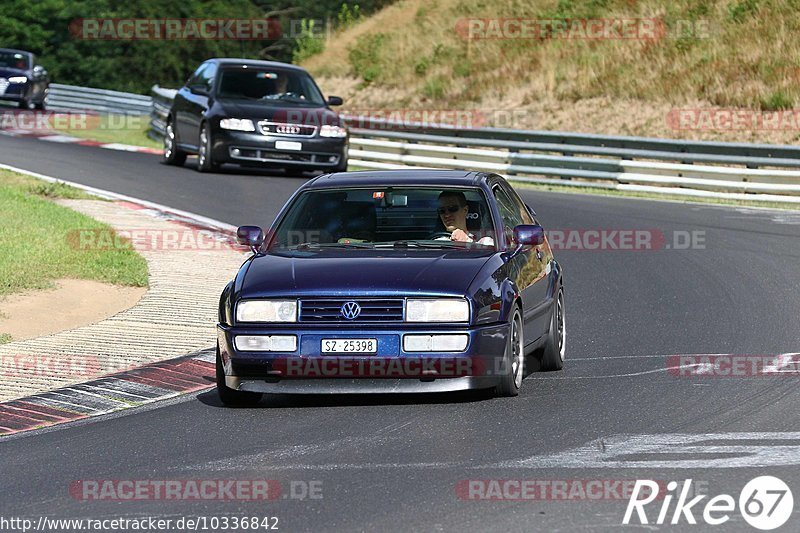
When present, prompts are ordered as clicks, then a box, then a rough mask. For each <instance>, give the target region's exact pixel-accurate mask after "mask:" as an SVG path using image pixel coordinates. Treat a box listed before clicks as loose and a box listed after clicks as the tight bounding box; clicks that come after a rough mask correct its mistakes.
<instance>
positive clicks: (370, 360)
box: [217, 170, 566, 405]
mask: <svg viewBox="0 0 800 533" xmlns="http://www.w3.org/2000/svg"><path fill="white" fill-rule="evenodd" d="M459 217H460V218H459ZM456 220H458V222H455V221H456ZM454 227H455V228H456V229H453V228H454ZM457 233H458V235H457ZM267 235H268V237H267V238H265V234H264V232H263V231H262V230H261V228H258V227H255V226H243V227H240V228H239V230H238V232H237V236H238V238H239V242H240V244H243V245H247V246H250V247H251V248H252V249H253V251H254V252H255V255H253V256H252V257H251V258H250V259H248V260H247V261H245V263H244V264H243V265H242V266H241V268H240V269H239V272H238V274H237V275H236V277H235V279H234V280H233V281H232V282H230V283H229V284H228V286H227V287H226V288H225V289H224V291H223V293H222V296H221V298H220V304H219V325H218V330H217V390H218V391H219V395H220V398H221V400H222V401H223V403H225V404H229V405H242V404H248V403H255V402H258V401H260V399H261V396H262V394H263V393H359V392H362V393H363V392H448V391H457V390H467V389H494V391H495V393H497V394H498V395H501V396H515V395H517V394H518V392H519V389H520V387H521V385H522V379H523V377H524V375H525V374H526V373H529V372H530V369H531V367H528V371H527V372H526V370H525V369H526V364H525V363H526V361H527V360H528V359H529V358H530V357H538V359H539V360H540V363H539V365H540V368H541V369H544V370H559V369H561V368H562V365H563V362H564V356H565V348H564V346H565V336H566V330H565V327H564V291H563V281H562V273H561V267H560V265H559V263H558V262H557V261H556V259H555V258H554V257H553V253H552V250H551V249H550V246H549V244H548V241H547V238H546V237H545V234H544V230H543V229H542V227H541V226H540V225H539V222H538V220H537V219H536V215H535V213H534V212H533V210H531V209H530V208H529V207H528V206H527V205H526V204H525V203H523V202H522V200H521V199H520V197H519V196H518V195H517V194H516V192H515V191H514V190H513V188H512V187H511V186H510V185H509V183H508V182H507V181H506V180H505V179H503V178H502V177H501V176H498V175H495V174H486V173H482V172H468V171H456V170H447V171H445V170H393V171H365V172H346V173H339V174H329V175H324V176H320V177H317V178H315V179H313V180H311V181H309V182H307V183H306V184H305V185H303V186H302V187H300V189H299V190H298V191H297V192H296V193H295V195H294V196H293V197H292V198H290V199H289V201H288V202H287V204H286V206H284V208H283V209H282V210H281V212H280V213H279V214H278V216H277V219H276V221H275V223H274V224H273V226H272V228H271V230H270V231H269V232H268V233H267ZM459 238H460V239H465V240H458V239H459Z"/></svg>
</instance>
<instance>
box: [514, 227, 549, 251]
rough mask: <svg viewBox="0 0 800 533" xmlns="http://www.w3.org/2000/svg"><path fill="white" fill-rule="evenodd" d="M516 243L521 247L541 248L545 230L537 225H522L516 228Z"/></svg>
mask: <svg viewBox="0 0 800 533" xmlns="http://www.w3.org/2000/svg"><path fill="white" fill-rule="evenodd" d="M514 242H516V243H517V244H518V245H520V246H539V245H540V244H542V243H543V242H544V228H542V227H541V226H537V225H535V224H520V225H519V226H517V227H515V228H514Z"/></svg>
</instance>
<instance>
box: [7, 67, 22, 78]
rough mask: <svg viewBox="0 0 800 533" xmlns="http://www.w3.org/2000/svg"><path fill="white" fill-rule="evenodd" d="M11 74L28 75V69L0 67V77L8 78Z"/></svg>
mask: <svg viewBox="0 0 800 533" xmlns="http://www.w3.org/2000/svg"><path fill="white" fill-rule="evenodd" d="M11 76H28V71H27V70H20V69H18V68H9V67H0V78H10V77H11Z"/></svg>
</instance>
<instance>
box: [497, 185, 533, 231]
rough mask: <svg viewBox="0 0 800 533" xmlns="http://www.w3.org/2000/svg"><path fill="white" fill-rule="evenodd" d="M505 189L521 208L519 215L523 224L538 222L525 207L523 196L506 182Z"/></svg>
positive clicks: (519, 208)
mask: <svg viewBox="0 0 800 533" xmlns="http://www.w3.org/2000/svg"><path fill="white" fill-rule="evenodd" d="M503 190H505V191H506V192H508V195H509V196H510V197H511V199H512V200H513V201H514V204H515V205H516V207H517V209H518V210H519V216H520V218H521V219H522V224H536V222H535V221H534V220H533V217H532V216H531V214H530V213H529V212H528V208H527V207H525V202H523V201H522V198H520V197H519V195H518V194H517V192H516V191H515V190H514V189H512V188H511V186H510V185H508V184H505V187H504V188H503Z"/></svg>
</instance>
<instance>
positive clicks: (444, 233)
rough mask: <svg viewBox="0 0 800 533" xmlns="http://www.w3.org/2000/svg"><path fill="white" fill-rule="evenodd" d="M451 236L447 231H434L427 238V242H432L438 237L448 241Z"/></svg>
mask: <svg viewBox="0 0 800 533" xmlns="http://www.w3.org/2000/svg"><path fill="white" fill-rule="evenodd" d="M451 236H452V234H451V233H450V232H449V231H436V232H434V233H432V234H431V235H430V236H429V237H428V240H429V241H434V240H436V239H438V238H440V237H447V238H448V239H449V238H450V237H451Z"/></svg>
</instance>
